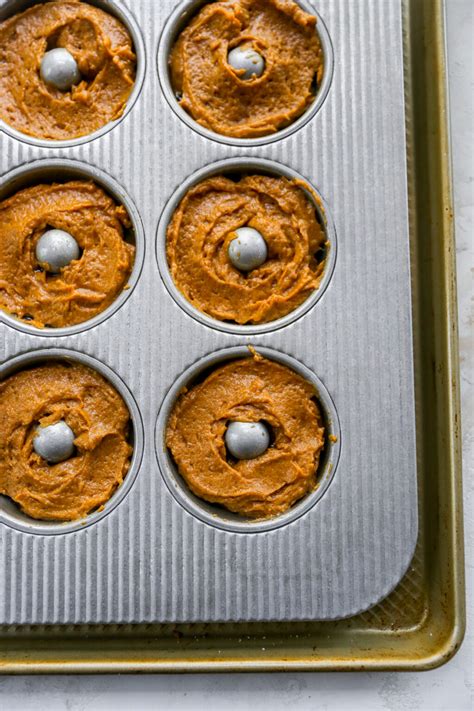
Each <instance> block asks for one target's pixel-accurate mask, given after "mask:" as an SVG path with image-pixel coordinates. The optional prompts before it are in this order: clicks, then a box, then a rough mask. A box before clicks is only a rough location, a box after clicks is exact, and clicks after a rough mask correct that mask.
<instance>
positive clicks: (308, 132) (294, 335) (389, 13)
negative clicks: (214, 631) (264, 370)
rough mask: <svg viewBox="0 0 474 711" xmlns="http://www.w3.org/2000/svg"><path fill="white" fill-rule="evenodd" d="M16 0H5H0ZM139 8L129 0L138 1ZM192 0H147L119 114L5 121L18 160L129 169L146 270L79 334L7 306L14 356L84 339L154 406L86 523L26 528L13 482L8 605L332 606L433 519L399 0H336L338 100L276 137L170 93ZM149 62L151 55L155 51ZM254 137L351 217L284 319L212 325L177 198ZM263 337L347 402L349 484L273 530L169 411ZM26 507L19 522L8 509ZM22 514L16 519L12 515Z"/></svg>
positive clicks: (4, 618) (256, 153)
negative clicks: (199, 476)
mask: <svg viewBox="0 0 474 711" xmlns="http://www.w3.org/2000/svg"><path fill="white" fill-rule="evenodd" d="M7 5H9V3H6V2H3V3H1V2H0V11H1V10H4V9H5V7H7ZM124 5H125V7H127V5H126V4H124ZM175 5H176V3H174V2H172V0H165V1H163V2H160V3H158V2H153V0H134V2H131V0H130V1H129V3H128V7H129V8H130V9H131V10H132V12H133V15H134V17H135V20H136V22H137V24H138V26H139V27H140V29H141V33H142V36H143V40H144V48H145V57H146V74H145V79H144V82H143V87H142V90H141V92H140V94H139V96H138V98H137V101H136V103H135V105H134V106H133V107H132V108H131V110H130V111H129V113H128V114H127V115H126V116H125V118H124V119H123V120H122V121H121V122H120V123H119V124H118V125H117V126H115V127H114V128H113V129H112V130H110V131H108V132H105V133H103V134H102V135H101V136H99V137H97V138H96V139H95V140H92V141H85V142H81V143H80V145H76V146H68V147H44V146H35V145H31V144H30V143H28V142H25V141H22V140H18V138H14V137H12V136H11V135H7V133H6V132H2V133H0V160H1V171H2V182H4V180H5V179H6V177H8V176H6V174H7V173H8V172H9V171H11V170H14V169H16V168H18V167H20V166H24V165H25V164H27V163H29V162H31V161H35V160H38V159H42V160H44V161H45V165H47V161H48V159H57V158H67V159H72V160H76V161H82V162H83V163H85V164H87V165H88V166H93V167H95V168H97V169H100V170H101V171H103V172H105V173H106V174H109V175H110V176H112V177H113V178H114V179H115V181H116V182H117V183H118V184H119V185H120V186H122V188H123V189H124V190H125V192H126V193H127V195H128V196H129V198H130V199H131V201H132V202H133V203H134V204H135V206H136V208H137V211H138V213H139V215H140V218H141V221H142V223H143V228H144V247H145V251H144V260H143V269H142V271H141V274H140V275H139V277H138V280H137V284H136V287H135V288H134V290H133V292H132V293H131V294H130V296H129V298H128V299H127V300H126V301H125V302H124V303H123V304H122V305H121V307H120V308H119V309H118V310H117V311H115V313H113V315H111V316H110V318H107V319H106V320H105V321H103V322H102V323H99V324H97V325H96V326H94V327H93V328H89V329H86V330H83V331H81V332H79V333H75V334H74V335H70V336H51V335H46V334H43V335H41V334H32V333H23V332H20V331H19V330H18V329H17V328H14V327H13V325H12V324H11V323H8V322H5V319H3V321H4V322H3V323H1V324H0V328H1V332H2V337H1V343H0V348H1V357H2V361H7V360H8V359H10V358H12V357H14V356H16V355H18V354H20V353H24V352H27V351H31V350H39V349H50V348H67V349H69V350H73V351H77V352H80V353H84V354H87V355H89V356H92V357H94V358H95V359H97V360H99V361H101V362H103V363H104V364H106V365H107V366H108V367H109V368H111V369H112V370H113V371H114V372H115V373H116V374H117V375H118V376H119V377H120V378H121V379H122V381H123V382H124V383H125V385H126V386H128V388H129V389H130V391H131V392H132V394H133V396H134V398H135V400H136V403H137V405H138V408H139V410H140V413H141V418H142V420H143V423H144V438H145V441H144V455H143V459H142V462H141V466H140V468H139V471H138V472H137V476H136V479H135V481H134V483H133V486H132V487H131V489H130V491H128V493H127V495H126V497H125V498H124V500H123V501H122V502H121V503H119V505H118V506H116V507H115V508H113V510H111V511H110V513H108V515H106V516H104V517H102V518H101V519H100V520H98V521H96V522H94V523H92V525H90V526H87V527H84V530H80V531H76V532H65V533H62V532H55V533H53V534H52V535H40V534H39V533H38V532H34V530H33V528H34V526H33V528H32V531H31V532H29V533H25V532H22V531H19V530H16V529H15V528H13V527H12V525H11V524H12V521H13V519H14V514H12V509H11V507H9V504H8V502H7V501H6V500H5V499H3V498H2V497H0V516H1V520H2V521H3V523H0V566H1V570H2V575H1V576H0V623H7V624H8V623H20V624H21V623H30V624H37V623H38V624H41V623H68V624H74V623H89V622H90V623H118V622H137V621H238V620H296V619H331V618H338V617H345V616H349V615H353V614H356V613H357V612H360V611H362V610H365V609H367V608H369V607H370V606H371V605H373V604H374V603H376V602H377V601H379V600H380V599H382V598H383V597H384V596H385V595H387V594H388V593H389V592H390V591H391V590H392V589H393V588H394V587H395V585H396V584H397V583H398V582H399V580H400V579H401V577H402V575H403V574H404V572H405V570H406V568H407V566H408V565H409V563H410V560H411V557H412V555H413V551H414V547H415V543H416V538H417V493H416V489H417V486H416V457H415V415H414V391H413V355H412V325H411V324H412V321H411V295H410V271H409V238H408V207H407V180H406V162H405V154H406V150H405V148H406V147H405V118H404V86H403V57H402V27H401V24H402V18H401V2H400V0H383V1H381V2H377V3H374V2H373V1H372V0H360V1H359V2H357V3H356V2H351V1H350V0H319V2H318V3H317V6H316V9H317V11H318V12H319V14H320V15H321V16H322V18H323V19H324V21H325V23H326V26H327V28H328V31H329V34H330V37H331V40H332V43H333V46H334V61H335V66H334V78H333V82H332V85H331V87H330V90H329V93H328V96H327V98H326V101H325V102H324V104H323V106H322V108H321V109H320V111H319V112H318V113H317V114H316V115H315V116H314V117H313V118H312V119H311V121H309V122H308V123H307V124H306V125H305V126H304V127H302V128H301V129H300V130H298V131H297V132H295V133H293V134H292V135H290V136H288V137H286V138H284V139H282V140H275V141H273V142H271V143H269V144H267V145H263V146H258V147H250V146H239V147H234V146H228V145H224V144H222V143H220V142H217V141H213V140H210V139H209V138H206V137H203V136H201V135H198V134H197V133H196V132H194V131H193V130H191V129H190V128H189V127H188V126H187V125H185V123H183V122H182V121H181V120H180V119H179V118H178V117H177V116H176V114H175V113H174V112H173V111H172V110H171V109H170V107H169V105H168V103H167V102H166V100H165V98H164V96H163V93H162V90H161V87H160V82H159V80H158V73H157V63H156V55H157V48H158V40H159V37H160V33H161V31H162V28H163V26H164V24H165V22H166V19H167V17H168V16H169V14H170V13H171V11H172V10H173V9H174V7H175ZM142 61H143V57H142ZM236 156H245V157H251V158H252V159H254V158H258V157H262V158H267V159H270V160H274V161H277V162H279V163H281V164H283V165H284V166H287V167H289V168H291V169H294V170H296V171H298V172H299V173H301V174H302V175H303V176H305V177H306V178H307V179H308V180H309V181H310V182H311V183H313V184H314V185H315V186H316V187H317V189H318V190H319V191H320V193H321V194H322V195H323V197H324V198H325V201H326V204H327V205H328V208H329V210H330V212H331V215H332V218H333V220H334V223H335V227H336V231H337V235H338V256H337V262H336V265H335V269H334V273H333V276H332V278H331V281H330V283H329V284H328V287H327V289H326V291H325V293H324V295H323V296H322V298H321V299H320V300H319V301H318V303H316V304H315V305H314V306H313V307H312V309H311V310H309V311H308V312H307V313H306V314H305V315H303V316H302V317H301V318H299V319H298V320H297V321H295V322H294V323H292V324H290V325H288V326H285V327H284V328H282V329H279V330H276V331H272V332H269V333H265V334H258V335H252V336H245V335H244V334H241V333H240V334H229V333H223V332H220V331H218V330H217V329H213V328H212V327H209V326H206V325H203V324H202V323H200V322H198V321H197V320H195V319H193V318H192V317H191V316H189V315H188V314H187V313H185V312H184V311H183V310H182V309H181V308H180V307H179V305H178V304H177V303H176V302H175V301H174V300H173V299H172V298H171V296H170V295H169V293H168V291H167V290H166V288H165V286H164V285H163V282H162V280H161V278H160V274H159V270H158V266H157V261H156V257H155V240H156V232H157V225H158V223H159V219H160V215H161V213H162V211H163V210H164V208H165V205H166V202H167V200H168V199H169V198H170V196H171V195H172V193H173V192H174V191H175V189H176V188H177V187H178V186H179V185H180V184H181V183H182V182H183V181H184V180H185V179H186V178H188V177H189V176H190V175H191V174H192V173H193V172H194V171H196V170H198V169H200V168H202V167H203V166H205V165H207V164H210V163H212V162H214V161H218V160H223V159H226V158H234V157H236ZM246 343H251V344H253V345H254V346H256V347H257V348H258V346H259V345H260V346H265V347H268V348H271V349H274V350H276V351H280V352H282V353H284V354H288V355H291V356H293V357H294V358H296V359H297V360H298V361H300V362H301V363H302V364H304V365H305V366H307V367H308V368H310V369H311V370H312V371H313V372H314V373H316V374H317V376H318V377H319V379H320V380H321V381H322V382H323V383H324V385H325V387H326V388H327V390H328V392H329V393H330V395H331V397H332V400H333V402H334V404H335V407H336V409H337V413H338V417H339V422H340V428H341V454H340V460H339V464H338V467H337V470H336V472H335V475H334V479H333V481H332V483H331V486H330V487H329V488H328V490H327V491H326V492H325V494H324V496H323V497H322V498H321V499H320V500H319V501H318V502H317V503H316V505H315V506H314V507H313V508H311V509H310V510H309V511H308V512H307V513H305V515H303V516H301V517H300V518H299V519H298V520H296V521H294V522H292V523H290V524H288V525H284V526H281V527H279V528H276V529H274V530H271V531H268V532H264V533H241V532H239V533H235V532H230V531H224V530H220V529H218V528H217V527H215V526H212V525H210V524H209V523H203V522H201V521H200V520H198V518H197V517H195V516H193V515H191V514H190V513H188V512H187V511H185V509H184V508H183V507H182V506H181V505H180V504H179V503H178V502H177V501H176V500H175V498H174V497H173V496H172V495H171V494H170V493H169V491H168V488H167V486H166V485H165V482H164V480H163V477H162V475H161V473H160V470H159V467H158V464H157V458H156V453H155V432H154V430H155V424H156V420H157V416H158V412H159V409H160V405H161V403H162V401H163V398H164V396H165V395H166V393H167V391H168V390H169V388H170V387H171V386H172V384H173V383H174V381H175V380H176V379H177V378H178V376H179V375H181V373H182V372H183V371H184V370H185V369H186V368H187V367H189V366H190V365H191V364H192V363H194V362H195V361H197V360H198V359H200V358H202V357H203V356H205V355H207V354H210V353H212V352H214V351H216V350H218V349H222V348H225V347H230V346H235V345H242V344H246ZM5 521H7V522H8V523H5ZM13 525H14V521H13Z"/></svg>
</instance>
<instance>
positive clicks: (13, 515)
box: [0, 348, 143, 536]
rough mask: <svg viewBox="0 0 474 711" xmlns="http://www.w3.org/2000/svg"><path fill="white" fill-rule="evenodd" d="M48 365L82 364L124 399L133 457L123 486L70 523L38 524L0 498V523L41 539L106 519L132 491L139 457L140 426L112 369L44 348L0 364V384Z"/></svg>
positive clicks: (131, 400) (128, 396)
mask: <svg viewBox="0 0 474 711" xmlns="http://www.w3.org/2000/svg"><path fill="white" fill-rule="evenodd" d="M52 362H55V363H56V362H67V363H80V364H81V365H85V366H87V367H88V368H92V370H95V371H97V372H98V373H99V374H100V375H102V376H103V377H104V378H106V380H108V381H109V382H110V384H111V385H113V387H114V388H115V389H116V390H117V391H118V392H119V393H120V395H121V396H122V398H123V399H124V401H125V403H126V405H127V407H128V410H129V413H130V422H131V427H130V439H129V441H130V444H131V445H132V447H133V454H132V457H131V460H130V468H129V470H128V473H127V476H126V477H125V478H124V481H123V483H122V484H121V485H120V486H119V487H118V488H117V489H116V491H115V492H114V493H113V495H112V496H111V497H110V499H109V500H108V501H107V503H106V504H105V505H104V506H103V507H101V508H100V509H98V510H97V511H95V512H93V513H91V514H90V515H89V516H87V517H86V518H84V519H81V520H79V521H71V522H66V523H63V522H55V521H38V520H36V519H33V518H31V517H30V516H27V515H26V514H25V513H23V512H22V511H21V509H20V508H19V506H17V505H16V504H15V503H14V502H13V501H12V500H11V499H10V498H8V497H7V496H0V523H3V524H5V525H7V526H10V527H11V528H13V529H16V530H18V531H22V532H23V533H33V534H37V535H42V536H50V535H53V534H65V533H72V532H74V531H81V530H83V529H84V528H86V527H87V526H90V525H92V524H93V523H96V522H97V521H100V520H101V519H102V518H104V516H107V515H108V514H109V513H110V512H111V511H113V510H114V509H115V507H116V506H118V504H119V503H120V502H121V501H122V500H123V499H124V498H125V497H126V496H127V494H128V492H129V491H130V489H131V488H132V486H133V483H134V481H135V478H136V476H137V473H138V470H139V467H140V462H141V459H142V455H143V424H142V420H141V416H140V411H139V409H138V407H137V404H136V402H135V399H134V397H133V395H132V394H131V392H130V391H129V390H128V388H127V387H126V385H125V384H124V383H123V381H122V380H121V378H119V377H118V376H117V375H116V373H114V371H113V370H111V369H110V368H108V367H107V366H106V365H104V364H103V363H101V362H100V361H98V360H96V359H95V358H91V357H90V356H87V355H84V354H83V353H76V352H74V351H72V350H70V349H64V348H48V349H45V350H43V349H41V350H39V351H29V352H27V353H23V354H21V355H19V356H16V357H15V358H11V359H9V360H7V361H5V362H4V363H3V365H2V366H0V381H1V380H3V379H4V378H8V377H10V376H11V375H13V374H14V373H17V372H20V371H22V370H26V369H28V368H32V367H34V366H37V365H44V364H47V363H52Z"/></svg>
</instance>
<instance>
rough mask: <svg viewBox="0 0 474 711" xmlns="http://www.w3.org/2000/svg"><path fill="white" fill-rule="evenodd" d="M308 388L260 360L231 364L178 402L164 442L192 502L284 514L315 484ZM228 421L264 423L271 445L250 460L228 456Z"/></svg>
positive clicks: (316, 434)
mask: <svg viewBox="0 0 474 711" xmlns="http://www.w3.org/2000/svg"><path fill="white" fill-rule="evenodd" d="M315 398H316V392H315V389H314V387H313V385H311V383H309V382H307V381H306V380H305V379H304V378H302V377H301V376H300V375H298V374H297V373H295V372H294V371H293V370H291V369H290V368H288V367H286V366H284V365H280V364H279V363H276V362H274V361H272V360H268V359H265V358H263V357H262V356H259V355H254V357H253V358H252V357H248V358H243V359H240V360H235V361H231V362H230V363H227V364H226V365H223V366H221V367H218V368H216V369H215V370H214V371H213V372H212V373H211V374H210V375H209V376H208V377H207V378H205V380H204V381H203V382H201V383H199V384H197V385H195V386H194V387H191V388H190V389H189V390H186V391H185V392H183V393H182V394H181V395H180V397H179V398H178V400H177V402H176V404H175V407H174V409H173V411H172V413H171V416H170V418H169V421H168V426H167V432H166V444H167V446H168V447H169V449H170V451H171V454H172V456H173V458H174V461H175V463H176V465H177V468H178V471H179V473H180V475H181V476H182V477H183V478H184V479H185V481H186V482H187V484H188V486H189V488H190V489H191V490H192V491H193V492H194V494H195V495H196V496H199V497H200V498H202V499H204V500H206V501H209V502H212V503H217V504H221V505H222V506H224V507H226V508H227V509H229V510H230V511H234V512H236V513H238V514H240V515H242V516H246V517H248V518H262V519H263V518H270V517H273V516H276V515H278V514H281V513H283V512H285V511H286V510H287V509H289V508H290V507H291V506H293V504H295V503H296V502H297V501H298V500H299V499H301V498H302V497H303V496H305V495H306V494H308V493H309V492H311V491H312V490H314V489H315V488H316V486H317V472H318V465H319V460H320V455H321V451H322V449H323V447H324V432H325V430H324V425H323V420H322V416H321V412H320V410H319V407H318V405H317V403H316V401H315ZM229 421H242V422H261V421H264V422H265V423H266V425H267V426H268V427H269V428H270V429H271V431H272V434H273V443H272V445H271V446H270V447H269V448H268V449H267V450H266V452H265V453H264V454H262V455H260V456H258V457H256V458H255V459H249V460H240V461H237V460H233V459H232V458H231V457H229V455H228V454H227V451H226V446H225V439H224V437H225V432H226V429H227V425H228V423H229Z"/></svg>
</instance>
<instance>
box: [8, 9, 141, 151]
mask: <svg viewBox="0 0 474 711" xmlns="http://www.w3.org/2000/svg"><path fill="white" fill-rule="evenodd" d="M38 2H41V0H38ZM88 2H89V5H95V6H96V7H98V8H100V9H101V10H104V11H105V12H108V13H110V14H111V15H115V17H117V18H118V19H119V20H120V21H121V22H122V23H123V24H124V25H125V27H126V28H127V29H128V31H129V34H130V36H131V38H132V41H133V47H134V51H135V55H136V57H137V74H136V80H135V85H134V88H133V91H132V93H131V94H130V96H129V99H128V102H127V105H126V107H125V109H124V111H123V113H122V115H121V116H119V118H118V119H116V120H115V121H110V122H109V123H107V124H105V125H104V126H102V127H101V128H99V129H97V131H94V132H93V133H91V134H87V135H85V136H80V137H79V138H72V139H70V140H62V141H61V140H45V139H42V138H36V137H35V136H28V134H26V133H22V132H21V131H18V130H17V129H16V128H14V127H13V126H10V125H9V124H8V123H6V122H5V121H2V120H1V119H0V130H2V131H4V132H5V133H7V134H8V135H10V136H12V138H16V139H17V140H19V141H25V143H29V144H30V145H32V146H42V147H44V148H48V147H56V148H70V147H72V146H78V145H80V144H82V143H88V142H89V141H92V140H94V139H95V138H99V137H100V136H103V135H104V134H106V133H108V132H109V131H111V130H112V129H113V128H114V127H115V126H118V125H119V124H120V122H121V121H122V120H123V119H124V118H125V116H126V115H127V114H128V112H129V111H131V110H132V108H133V106H134V104H135V102H136V100H137V99H138V96H139V95H140V92H141V89H142V85H143V79H144V77H145V68H146V60H145V57H146V52H145V45H144V42H143V36H142V33H141V31H140V28H139V26H138V25H137V23H136V21H135V18H134V16H133V14H132V13H131V12H130V10H129V9H128V7H127V6H126V5H125V4H123V3H122V2H120V0H88ZM36 4H37V3H36V2H32V0H0V22H2V21H3V20H6V19H8V18H9V17H11V16H12V15H16V14H18V13H20V12H24V11H25V10H28V9H29V8H30V7H31V6H32V5H36Z"/></svg>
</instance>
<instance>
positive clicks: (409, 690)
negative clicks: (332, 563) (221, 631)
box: [0, 0, 474, 711]
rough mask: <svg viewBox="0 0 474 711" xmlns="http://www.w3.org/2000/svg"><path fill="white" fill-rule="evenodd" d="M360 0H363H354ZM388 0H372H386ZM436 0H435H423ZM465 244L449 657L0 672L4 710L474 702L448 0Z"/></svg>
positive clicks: (470, 61)
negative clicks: (453, 636)
mask: <svg viewBox="0 0 474 711" xmlns="http://www.w3.org/2000/svg"><path fill="white" fill-rule="evenodd" d="M351 1H352V2H355V1H356V0H351ZM379 1H380V0H374V2H379ZM425 1H426V2H430V0H425ZM446 5H447V14H448V48H449V67H450V91H451V118H452V136H453V161H454V188H455V208H456V233H457V253H458V290H459V326H460V354H461V380H462V408H463V439H464V499H465V526H466V533H465V539H466V581H467V594H468V601H469V602H468V628H467V635H466V639H465V641H464V644H463V646H462V647H461V650H460V651H459V652H458V654H457V655H456V656H455V657H454V659H452V660H451V661H450V662H448V664H446V665H445V666H443V667H441V668H440V669H436V670H434V671H430V672H422V673H353V674H245V675H231V674H226V675H206V674H198V675H189V676H176V675H167V676H97V677H92V676H82V677H80V676H68V677H60V676H49V677H0V707H1V708H2V709H5V711H16V710H17V709H18V711H44V710H45V709H47V711H62V710H63V709H67V710H68V711H86V710H87V711H95V710H96V709H100V710H101V711H104V710H105V711H107V709H113V711H122V710H124V711H129V710H130V708H132V709H136V710H137V711H148V709H162V708H163V709H166V710H167V711H168V710H169V711H175V710H179V711H182V710H183V711H187V710H188V709H189V710H190V711H191V710H192V711H195V710H196V711H199V710H200V709H203V708H204V709H206V710H207V711H213V710H214V709H219V711H227V710H230V709H232V711H241V710H242V711H244V710H245V711H247V709H249V708H250V709H252V711H263V709H265V711H266V710H267V709H271V711H280V710H283V709H284V710H285V711H286V709H287V708H288V707H289V706H290V707H291V708H292V710H293V709H294V710H296V709H298V710H300V709H318V711H326V710H328V711H344V710H345V709H347V710H350V711H358V709H363V711H379V710H383V709H387V710H388V711H405V710H407V711H409V710H411V709H414V710H416V711H472V709H473V707H474V685H473V677H474V672H473V636H474V635H473V625H472V617H473V614H474V605H473V600H474V589H473V582H474V580H473V578H474V575H473V571H474V535H473V532H474V465H473V462H474V374H473V363H472V361H473V350H474V349H473V342H474V333H473V321H474V318H473V317H474V311H473V307H472V304H473V288H472V284H473V274H474V239H473V236H474V221H473V213H474V195H473V193H474V190H473V184H474V171H473V168H474V129H473V96H474V94H473V78H474V72H473V68H474V50H473V46H472V38H473V37H474V0H446Z"/></svg>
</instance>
